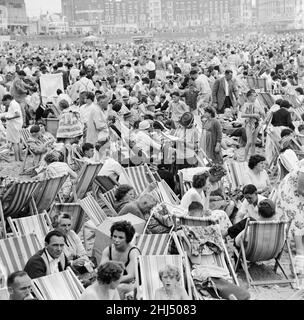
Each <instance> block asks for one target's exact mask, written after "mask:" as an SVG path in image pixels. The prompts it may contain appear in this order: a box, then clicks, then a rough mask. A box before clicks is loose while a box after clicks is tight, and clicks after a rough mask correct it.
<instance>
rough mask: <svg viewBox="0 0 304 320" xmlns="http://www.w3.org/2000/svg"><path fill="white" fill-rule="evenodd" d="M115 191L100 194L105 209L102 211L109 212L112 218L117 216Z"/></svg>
mask: <svg viewBox="0 0 304 320" xmlns="http://www.w3.org/2000/svg"><path fill="white" fill-rule="evenodd" d="M115 191H116V188H114V189H112V190H110V191H108V192H106V193H105V194H102V193H99V195H98V197H99V199H100V200H101V201H102V203H103V205H104V207H103V206H102V209H105V208H106V209H107V210H109V215H111V216H117V212H116V210H115V209H114V203H115V201H116V200H115Z"/></svg>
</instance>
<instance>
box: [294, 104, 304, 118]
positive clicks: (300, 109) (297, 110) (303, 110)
mask: <svg viewBox="0 0 304 320" xmlns="http://www.w3.org/2000/svg"><path fill="white" fill-rule="evenodd" d="M294 111H295V113H296V114H297V115H298V117H300V118H301V115H302V114H303V113H304V106H301V107H298V108H295V109H294Z"/></svg>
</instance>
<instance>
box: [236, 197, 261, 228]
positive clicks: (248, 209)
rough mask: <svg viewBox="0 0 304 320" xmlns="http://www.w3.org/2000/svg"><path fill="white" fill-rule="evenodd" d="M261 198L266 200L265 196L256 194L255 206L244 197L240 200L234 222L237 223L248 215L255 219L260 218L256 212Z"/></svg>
mask: <svg viewBox="0 0 304 320" xmlns="http://www.w3.org/2000/svg"><path fill="white" fill-rule="evenodd" d="M263 200H266V198H265V197H263V196H261V195H260V194H258V203H257V205H256V206H254V205H253V204H250V203H248V201H247V200H246V199H245V200H244V201H243V202H242V205H241V208H240V209H239V211H238V213H237V215H236V219H235V220H236V221H235V223H238V222H240V221H241V220H243V219H245V218H248V217H251V218H253V219H256V220H260V217H259V214H258V211H259V203H260V202H261V201H263Z"/></svg>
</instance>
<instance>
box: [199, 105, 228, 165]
mask: <svg viewBox="0 0 304 320" xmlns="http://www.w3.org/2000/svg"><path fill="white" fill-rule="evenodd" d="M215 114H216V113H215V109H214V108H212V107H206V108H205V109H204V116H203V118H202V127H203V133H202V138H201V147H202V149H203V150H204V152H205V154H206V155H207V157H208V158H209V159H211V160H212V161H213V162H214V163H217V164H221V163H223V157H222V147H221V144H222V136H223V135H222V127H221V124H220V122H219V121H218V120H217V119H215Z"/></svg>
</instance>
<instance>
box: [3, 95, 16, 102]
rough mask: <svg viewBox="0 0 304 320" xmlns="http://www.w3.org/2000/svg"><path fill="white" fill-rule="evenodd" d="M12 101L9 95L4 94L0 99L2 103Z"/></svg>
mask: <svg viewBox="0 0 304 320" xmlns="http://www.w3.org/2000/svg"><path fill="white" fill-rule="evenodd" d="M7 100H13V97H12V96H11V95H10V94H5V95H4V96H3V98H2V101H7Z"/></svg>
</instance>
